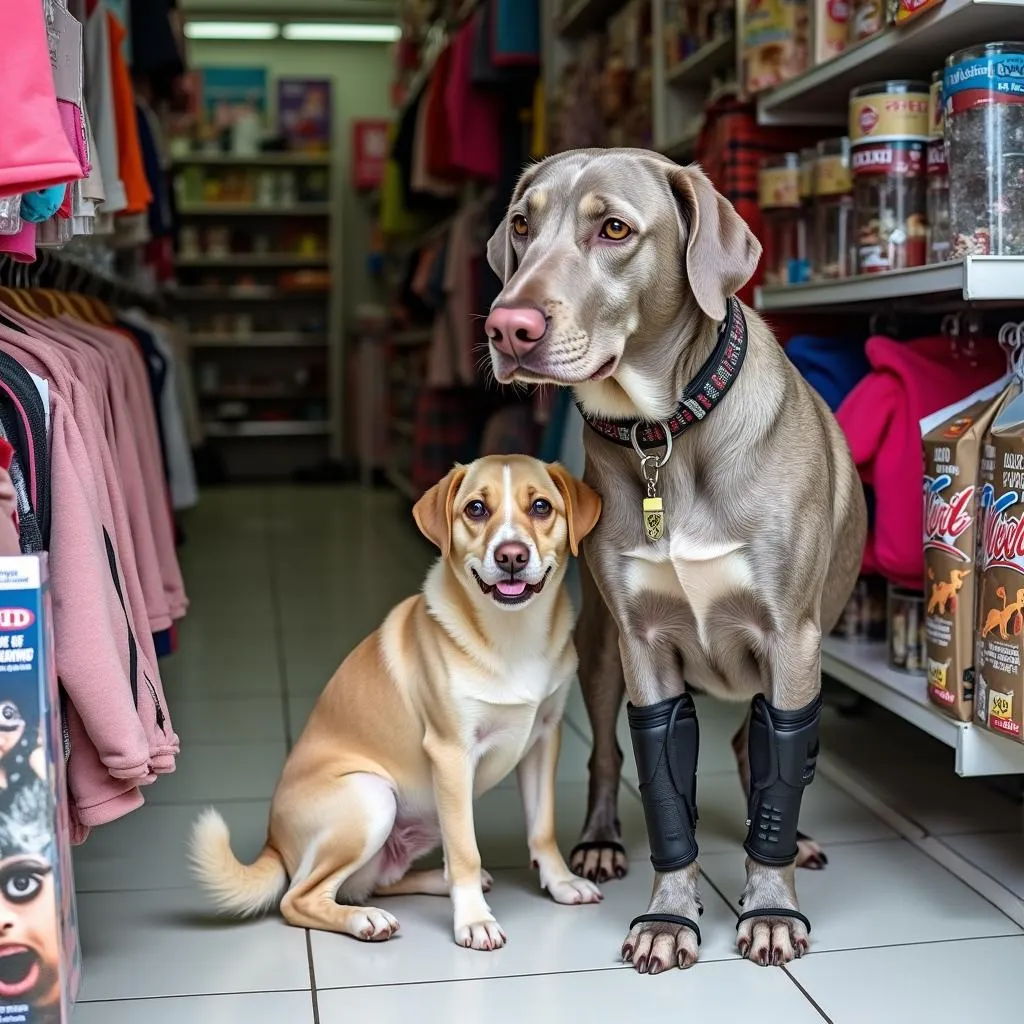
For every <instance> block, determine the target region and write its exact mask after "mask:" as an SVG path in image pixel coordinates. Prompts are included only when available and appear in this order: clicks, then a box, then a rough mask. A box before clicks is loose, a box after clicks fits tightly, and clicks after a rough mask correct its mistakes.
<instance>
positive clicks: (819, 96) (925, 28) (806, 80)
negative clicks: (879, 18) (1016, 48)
mask: <svg viewBox="0 0 1024 1024" xmlns="http://www.w3.org/2000/svg"><path fill="white" fill-rule="evenodd" d="M1022 36H1024V0H943V2H942V3H941V4H939V6H938V7H934V8H932V9H931V10H929V11H925V12H924V13H922V14H920V15H918V16H917V17H916V18H912V19H911V20H910V21H909V22H907V23H906V24H905V25H900V26H893V27H890V28H888V29H887V30H885V31H884V32H882V33H880V34H879V35H877V36H874V37H873V38H871V39H867V40H865V41H864V42H863V43H859V44H857V45H856V46H851V47H850V48H849V49H847V50H844V51H843V52H842V53H841V54H839V55H838V56H836V57H833V58H832V59H831V60H829V61H825V62H824V63H823V64H819V65H817V66H816V67H813V68H810V69H809V70H808V71H805V72H804V73H803V74H802V75H799V76H798V77H796V78H794V79H792V80H790V81H788V82H785V83H783V84H782V85H780V86H778V87H777V88H775V89H771V90H769V91H768V92H766V93H764V94H762V95H761V96H760V97H758V101H757V114H758V120H760V121H761V123H762V124H788V125H832V124H834V125H844V124H846V120H847V103H848V100H849V96H850V90H851V89H853V88H854V87H855V86H858V85H864V84H865V83H867V82H876V81H884V80H885V79H891V78H918V79H921V80H922V81H925V82H927V81H929V79H930V76H931V73H932V72H933V71H934V70H936V69H937V68H941V67H942V64H943V62H944V61H945V59H946V57H947V56H948V55H949V54H950V53H952V52H953V51H954V50H959V49H961V48H962V47H965V46H973V45H974V44H975V43H984V42H991V41H992V40H995V39H1019V38H1021V37H1022Z"/></svg>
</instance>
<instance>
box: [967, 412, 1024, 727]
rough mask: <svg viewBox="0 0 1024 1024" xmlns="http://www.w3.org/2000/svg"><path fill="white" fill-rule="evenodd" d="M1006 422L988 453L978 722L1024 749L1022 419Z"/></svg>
mask: <svg viewBox="0 0 1024 1024" xmlns="http://www.w3.org/2000/svg"><path fill="white" fill-rule="evenodd" d="M1020 401H1021V400H1020V399H1018V400H1017V402H1020ZM1014 404H1015V405H1016V404H1017V403H1016V402H1015V403H1014ZM1010 410H1012V406H1011V407H1008V410H1007V411H1010ZM1002 420H1003V417H1000V418H999V419H998V420H997V421H996V423H995V424H994V425H993V427H992V435H991V444H990V445H989V444H987V445H986V450H985V452H984V461H985V467H984V472H985V475H986V476H990V477H991V481H990V482H989V481H986V482H985V483H984V484H983V487H982V494H981V506H982V515H981V530H982V559H983V563H984V572H983V573H982V578H981V593H980V599H979V602H978V619H977V624H978V632H977V649H976V662H977V666H978V694H977V700H976V702H975V720H976V721H977V722H978V723H979V724H980V725H982V726H983V727H984V728H986V729H990V730H991V731H992V732H997V733H999V734H1000V735H1002V736H1006V737H1008V738H1010V739H1012V740H1016V741H1017V742H1018V743H1024V674H1022V670H1021V645H1022V642H1024V419H1021V418H1020V417H1019V416H1018V417H1013V416H1011V417H1010V418H1009V419H1008V420H1007V421H1006V422H1001V421H1002Z"/></svg>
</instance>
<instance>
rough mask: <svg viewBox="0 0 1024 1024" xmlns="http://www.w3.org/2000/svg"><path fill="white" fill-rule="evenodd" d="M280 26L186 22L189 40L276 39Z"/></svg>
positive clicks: (251, 22)
mask: <svg viewBox="0 0 1024 1024" xmlns="http://www.w3.org/2000/svg"><path fill="white" fill-rule="evenodd" d="M280 31H281V29H280V26H279V25H276V24H275V23H274V22H272V21H188V22H186V23H185V35H186V37H187V38H189V39H276V38H277V37H278V35H279V34H280Z"/></svg>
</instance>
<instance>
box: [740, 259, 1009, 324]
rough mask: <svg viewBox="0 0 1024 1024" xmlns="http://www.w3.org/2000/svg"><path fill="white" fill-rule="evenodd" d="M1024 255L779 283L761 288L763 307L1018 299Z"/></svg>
mask: <svg viewBox="0 0 1024 1024" xmlns="http://www.w3.org/2000/svg"><path fill="white" fill-rule="evenodd" d="M1022 293H1024V256H967V257H965V258H964V259H962V260H947V261H946V262H945V263H933V264H931V265H929V266H925V267H911V268H910V269H908V270H889V271H886V272H884V273H881V274H860V275H858V276H856V277H845V278H840V279H838V280H834V281H813V282H811V283H809V284H794V285H779V286H773V287H762V288H759V289H758V290H757V299H756V306H757V308H758V309H759V310H761V311H763V312H766V313H769V312H772V313H778V312H784V311H791V310H808V309H818V308H821V307H823V306H829V307H836V308H847V307H850V308H856V307H862V306H870V307H872V308H873V307H876V306H879V305H882V304H886V305H888V304H892V303H899V302H900V301H901V300H905V304H907V305H913V304H914V303H913V300H921V299H928V300H929V301H934V300H939V299H946V300H948V301H953V302H992V303H1016V304H1020V303H1021V302H1022V301H1024V294H1022Z"/></svg>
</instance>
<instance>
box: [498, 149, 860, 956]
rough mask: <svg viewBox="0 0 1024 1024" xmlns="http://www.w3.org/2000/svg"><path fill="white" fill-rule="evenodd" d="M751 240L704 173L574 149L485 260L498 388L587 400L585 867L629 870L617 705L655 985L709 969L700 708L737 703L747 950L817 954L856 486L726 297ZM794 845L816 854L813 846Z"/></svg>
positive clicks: (739, 281)
mask: <svg viewBox="0 0 1024 1024" xmlns="http://www.w3.org/2000/svg"><path fill="white" fill-rule="evenodd" d="M760 252H761V247H760V245H759V244H758V242H757V240H756V239H755V238H754V236H753V234H752V233H751V231H750V229H749V228H748V227H747V225H746V224H745V223H744V222H743V220H742V219H741V218H740V217H739V215H738V214H737V213H736V211H735V210H734V209H733V207H732V205H731V204H730V203H729V202H728V201H727V200H726V199H725V198H724V197H723V196H721V195H719V194H718V193H717V192H716V191H715V189H714V188H713V187H712V185H711V183H710V181H709V180H708V179H707V177H706V176H705V175H704V174H703V173H702V172H701V171H700V169H699V168H698V167H696V166H691V167H680V166H678V165H677V164H674V163H672V162H671V161H669V160H667V159H665V158H664V157H662V156H659V155H658V154H656V153H651V152H647V151H645V150H633V149H619V150H581V151H576V152H570V153H563V154H560V155H558V156H554V157H551V158H549V159H547V160H544V161H542V162H541V163H539V164H536V165H534V166H532V167H530V168H529V169H528V170H527V171H526V172H525V173H524V174H523V176H522V178H521V179H520V181H519V183H518V185H517V187H516V190H515V193H514V195H513V196H512V201H511V204H510V205H509V208H508V213H507V216H506V217H505V220H504V222H503V223H502V224H501V226H500V227H499V228H498V230H497V231H496V232H495V234H494V236H493V237H492V238H491V240H490V243H489V245H488V250H487V253H488V259H489V261H490V264H491V266H492V268H493V269H494V271H495V272H496V273H497V274H498V275H499V276H500V277H501V279H502V281H503V282H504V288H503V289H502V292H501V294H500V295H499V296H498V298H497V299H496V300H495V302H494V304H493V306H492V308H491V314H490V316H489V317H488V319H487V324H486V330H487V335H488V338H489V339H490V347H491V360H492V364H493V368H494V373H495V376H496V377H497V379H498V380H499V381H501V382H503V383H506V382H510V381H521V382H524V383H534V384H537V383H556V384H562V385H567V386H571V387H572V388H573V390H574V392H575V397H576V399H577V401H578V403H579V407H580V410H581V412H582V413H583V416H584V418H585V420H586V421H587V424H588V426H589V427H590V428H592V429H588V430H586V431H585V435H586V436H585V447H586V480H587V482H588V483H589V484H590V485H591V486H592V487H594V488H595V489H596V490H597V491H598V492H600V494H601V495H602V496H603V499H604V513H603V515H602V517H601V521H600V523H599V524H598V526H597V528H596V529H595V530H594V532H593V533H592V534H591V535H590V537H589V538H588V539H587V542H586V547H585V563H586V565H585V567H584V572H583V579H584V602H583V611H582V614H581V618H580V624H579V627H578V630H579V632H578V639H577V644H578V647H579V652H580V681H581V685H582V688H583V693H584V697H585V699H586V704H587V710H588V714H589V715H590V719H591V724H592V727H593V734H594V750H593V756H592V759H591V779H590V800H589V808H588V817H587V823H586V826H585V828H584V832H583V837H582V838H583V840H584V841H583V842H582V843H581V844H580V847H578V848H577V853H576V860H575V864H574V867H575V868H576V870H578V871H581V872H582V873H586V874H591V875H598V876H611V875H613V874H615V875H619V876H621V875H622V874H624V873H625V869H626V860H625V855H624V850H623V849H622V846H621V835H620V831H619V824H618V821H617V818H616V793H617V789H618V783H619V771H620V768H621V764H622V753H621V751H620V750H619V748H618V745H617V743H616V741H615V721H616V718H617V716H618V712H619V708H620V706H621V702H622V695H623V692H624V691H625V693H626V694H628V697H629V707H628V713H629V724H630V732H631V735H632V740H633V749H634V754H635V756H636V758H637V766H638V769H639V777H640V791H641V796H642V798H643V803H644V816H645V819H646V822H647V833H648V839H649V840H650V845H651V852H652V856H651V860H652V862H653V863H654V867H655V869H656V879H655V883H654V892H653V895H652V897H651V903H650V907H649V909H648V911H647V913H645V914H641V915H640V917H638V918H637V919H635V920H634V921H633V923H632V924H631V925H630V930H629V934H628V935H627V937H626V939H625V942H624V943H623V947H622V955H623V957H624V958H625V959H626V960H627V961H631V962H632V963H633V965H634V966H635V967H636V968H637V970H639V971H641V972H649V973H652V974H654V973H658V972H659V971H662V970H664V969H666V968H668V967H670V966H672V965H678V966H680V967H688V966H690V965H691V964H692V963H694V962H695V960H696V959H697V953H698V945H699V942H700V929H699V927H698V924H697V919H698V916H699V914H700V911H701V905H700V896H699V893H698V878H699V872H698V867H697V845H696V841H695V838H694V825H695V822H696V812H697V808H696V764H697V746H698V722H697V716H696V707H695V705H694V702H693V700H692V698H691V697H690V696H689V694H687V692H686V686H687V684H690V686H691V687H692V688H694V689H696V690H699V691H703V692H706V693H710V694H713V695H715V696H716V697H719V698H722V699H724V700H731V701H747V702H750V704H751V710H750V713H749V714H748V716H747V721H746V723H745V725H744V727H743V729H742V730H741V732H740V734H739V735H738V736H737V738H736V740H735V741H734V746H735V747H736V748H737V754H738V760H739V764H740V773H741V778H742V781H743V783H744V786H745V787H746V791H747V793H748V794H749V813H748V818H749V820H748V822H747V825H748V833H747V839H746V842H745V843H744V848H745V850H746V852H747V861H746V870H747V880H746V887H745V889H744V892H743V898H742V900H741V902H742V905H743V911H744V912H743V913H742V914H741V915H740V920H739V924H738V931H737V942H738V947H739V950H740V953H741V954H742V955H744V956H747V957H748V958H749V959H751V960H753V961H755V962H756V963H760V964H782V963H786V962H788V961H789V960H791V959H792V958H793V957H794V956H800V955H801V954H802V953H803V952H804V951H805V950H806V949H807V945H808V933H809V932H810V924H809V922H808V921H807V919H806V917H804V915H803V914H802V913H801V912H800V910H799V906H798V903H797V897H796V887H795V879H794V868H795V864H796V862H797V858H798V854H801V853H802V856H803V857H804V858H805V859H810V860H812V861H815V862H816V863H817V864H819V865H820V864H821V863H823V861H824V857H823V855H821V854H820V851H818V850H817V848H816V847H815V846H814V845H813V844H812V843H803V844H801V842H800V840H801V838H802V837H800V836H799V833H798V832H797V819H798V815H799V810H800V799H801V796H802V793H803V789H804V787H806V785H807V784H808V783H809V782H810V781H811V780H812V778H813V776H814V765H815V758H816V756H817V750H818V721H819V716H820V709H821V697H820V688H821V675H820V657H821V637H822V633H823V632H828V631H829V630H830V629H831V628H832V627H833V626H834V624H835V623H836V622H837V621H838V619H839V616H840V614H841V612H842V609H843V607H844V605H845V603H846V600H847V599H848V597H849V595H850V592H851V591H852V589H853V585H854V583H855V581H856V577H857V572H858V569H859V567H860V562H861V554H862V551H863V546H864V535H865V529H866V512H865V505H864V497H863V492H862V488H861V486H860V483H859V481H858V479H857V474H856V472H855V469H854V465H853V462H852V460H851V457H850V453H849V450H848V448H847V445H846V441H845V439H844V438H843V435H842V433H841V431H840V430H839V427H838V425H837V424H836V421H835V419H834V418H833V416H832V414H831V412H830V411H829V410H828V408H827V407H826V405H825V403H824V402H822V401H821V399H820V398H819V397H818V396H817V395H816V394H815V393H814V392H813V391H812V390H811V388H810V387H808V385H807V384H806V383H805V382H804V380H803V379H802V378H801V376H800V375H799V374H798V373H797V372H796V370H795V369H794V367H793V366H792V364H791V363H790V362H789V361H788V360H787V358H786V356H785V355H784V353H783V351H782V349H781V347H780V346H779V344H778V343H777V342H776V340H775V339H774V337H773V336H772V333H771V331H770V329H769V328H768V327H767V325H766V324H765V323H764V321H763V320H761V318H760V317H758V316H757V314H756V313H754V312H753V311H751V310H750V309H748V308H747V307H745V306H743V305H742V304H741V303H740V302H739V301H738V300H737V299H735V298H734V296H735V293H736V292H737V290H738V289H740V288H741V287H742V286H743V285H744V284H745V283H746V282H747V281H748V280H749V279H750V277H751V275H752V274H753V272H754V269H755V267H756V266H757V261H758V258H759V256H760ZM801 846H802V847H803V848H802V850H801Z"/></svg>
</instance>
